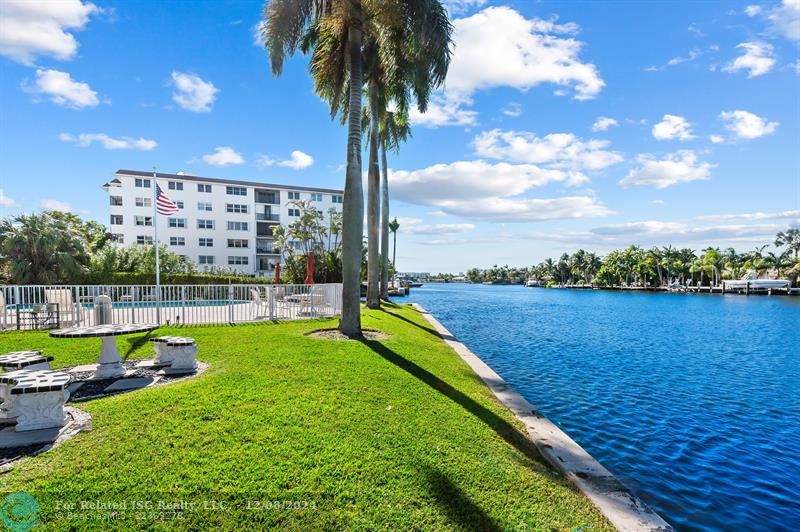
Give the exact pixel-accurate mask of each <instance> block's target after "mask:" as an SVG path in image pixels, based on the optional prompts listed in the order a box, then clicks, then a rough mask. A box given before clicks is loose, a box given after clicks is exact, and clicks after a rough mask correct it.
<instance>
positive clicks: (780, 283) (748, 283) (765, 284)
mask: <svg viewBox="0 0 800 532" xmlns="http://www.w3.org/2000/svg"><path fill="white" fill-rule="evenodd" d="M722 286H723V287H724V288H725V289H726V290H728V289H731V290H739V289H750V290H771V289H773V288H791V286H792V282H791V281H789V280H788V279H759V278H758V275H757V274H756V273H755V272H750V273H748V274H747V275H745V276H744V277H743V278H742V279H736V280H732V281H722Z"/></svg>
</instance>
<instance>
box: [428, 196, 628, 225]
mask: <svg viewBox="0 0 800 532" xmlns="http://www.w3.org/2000/svg"><path fill="white" fill-rule="evenodd" d="M439 205H440V207H441V208H442V210H444V211H445V212H447V213H449V214H453V215H456V216H461V217H464V218H472V219H477V220H487V221H492V222H539V221H545V220H564V219H574V218H591V217H596V216H608V215H610V214H614V213H613V211H611V210H610V209H609V208H608V207H606V206H605V205H603V204H602V203H601V202H599V201H597V200H596V199H595V198H591V197H588V196H564V197H560V198H484V199H478V200H470V201H447V202H442V203H440V204H439Z"/></svg>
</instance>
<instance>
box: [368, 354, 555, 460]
mask: <svg viewBox="0 0 800 532" xmlns="http://www.w3.org/2000/svg"><path fill="white" fill-rule="evenodd" d="M359 341H360V342H361V343H363V344H364V345H365V346H367V347H369V348H370V349H371V350H372V351H373V352H375V353H376V354H378V355H379V356H381V357H382V358H383V359H384V360H386V361H388V362H391V363H392V364H394V365H395V366H397V367H398V368H400V369H402V370H404V371H406V372H407V373H409V374H410V375H412V376H414V377H416V378H417V379H419V380H420V381H422V382H424V383H425V384H427V385H428V386H430V387H431V388H433V389H434V390H436V391H437V392H439V393H441V394H443V395H444V396H446V397H447V398H449V399H450V400H452V401H454V402H455V403H457V404H458V405H460V406H462V407H463V408H464V409H466V410H467V411H468V412H469V413H471V414H472V415H474V416H475V417H477V418H478V419H480V420H481V421H482V422H484V423H485V424H486V425H487V426H488V427H489V428H491V429H492V430H493V431H494V432H495V433H497V435H498V436H500V437H501V438H503V439H504V440H505V441H506V442H507V443H508V444H509V445H511V446H513V447H514V448H515V449H517V450H518V451H519V452H521V453H522V454H524V455H525V456H526V457H527V458H529V459H530V460H532V461H534V462H537V463H538V464H544V463H545V462H544V459H543V458H542V456H541V455H540V454H539V451H538V449H536V446H535V445H534V444H533V442H531V441H530V440H529V439H528V438H527V437H526V436H524V435H523V434H521V433H520V432H519V431H518V430H517V428H516V427H514V425H512V424H511V423H509V422H508V421H506V420H505V419H503V418H501V417H500V416H498V415H497V414H495V413H494V412H492V411H491V410H489V409H488V408H486V407H485V406H483V405H482V404H480V403H478V402H477V401H476V400H475V399H473V398H471V397H469V396H468V395H467V394H465V393H464V392H462V391H460V390H457V389H456V388H454V387H453V386H451V385H450V384H448V383H447V382H445V381H443V380H442V379H440V378H439V377H437V376H436V375H434V374H433V373H431V372H430V371H428V370H426V369H425V368H423V367H421V366H418V365H417V364H415V363H414V362H411V361H410V360H408V359H406V358H404V357H402V356H401V355H399V354H397V353H395V352H394V351H393V350H391V349H389V348H388V347H386V346H385V345H383V344H382V343H380V342H376V341H374V340H367V339H361V340H359Z"/></svg>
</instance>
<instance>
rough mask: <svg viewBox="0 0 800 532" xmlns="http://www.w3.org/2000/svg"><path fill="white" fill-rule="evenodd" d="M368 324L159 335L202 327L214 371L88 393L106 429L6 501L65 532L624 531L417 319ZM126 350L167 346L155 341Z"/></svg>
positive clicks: (8, 340) (70, 349)
mask: <svg viewBox="0 0 800 532" xmlns="http://www.w3.org/2000/svg"><path fill="white" fill-rule="evenodd" d="M364 325H365V326H366V327H370V328H375V329H380V330H383V331H386V332H387V333H389V334H390V335H391V336H390V338H388V339H387V340H384V341H381V342H369V341H365V342H356V341H336V340H327V339H318V338H309V337H306V336H304V333H306V332H308V331H311V330H314V329H319V328H323V327H334V326H335V321H334V320H315V321H302V322H290V323H281V324H253V325H241V326H234V327H230V326H218V327H182V328H165V329H161V330H159V331H157V334H164V333H171V334H181V335H189V336H193V337H194V338H195V339H196V340H197V344H198V346H199V348H200V353H199V355H198V358H199V359H200V360H203V361H204V362H208V363H209V364H210V365H211V366H210V368H209V369H208V370H207V371H206V372H205V373H204V374H203V375H201V376H199V377H197V378H194V379H189V380H187V381H183V382H180V383H174V384H170V385H168V386H161V387H155V388H149V389H145V390H140V391H136V392H131V393H125V394H121V395H116V396H113V397H108V398H105V399H98V400H93V401H87V402H83V403H80V404H79V405H78V406H79V407H80V408H82V409H84V410H87V411H89V412H90V413H91V414H92V417H93V430H92V431H91V432H88V433H84V434H81V435H79V436H77V437H76V438H74V439H72V440H70V441H69V442H67V443H65V444H64V445H62V446H61V447H59V448H57V449H55V450H53V451H49V452H47V453H44V454H42V455H39V456H36V457H32V458H27V459H25V460H23V461H22V462H20V463H18V465H17V466H16V467H15V468H14V469H12V470H11V471H10V472H7V473H3V474H0V498H2V496H3V495H5V493H7V492H12V491H26V492H29V493H31V494H33V495H34V496H35V497H36V498H37V499H38V501H39V503H40V505H41V507H42V519H43V521H44V522H45V524H48V525H51V526H53V527H55V528H69V527H76V528H98V529H109V528H114V527H116V528H134V527H137V526H138V527H142V526H145V525H146V526H149V527H154V528H163V529H167V528H175V527H180V528H209V527H214V528H223V529H241V528H243V527H244V526H247V525H250V526H251V527H254V528H257V529H261V528H263V527H264V526H267V525H269V526H279V527H286V528H291V529H299V528H307V529H313V530H317V529H332V528H336V529H340V528H344V527H347V528H355V529H383V530H397V529H452V528H458V529H510V528H513V529H562V530H565V529H572V528H575V527H582V528H583V529H611V526H610V525H609V524H608V522H607V521H606V520H605V519H604V518H603V517H602V515H601V514H600V513H599V512H598V511H597V510H596V509H595V508H594V506H592V504H591V503H590V502H589V501H588V499H586V498H585V497H583V495H581V494H580V493H579V492H578V491H577V490H575V489H574V488H573V487H571V486H570V485H569V484H568V483H567V482H566V481H565V480H564V479H563V478H562V477H561V476H559V475H558V474H556V473H554V472H553V470H552V469H551V468H550V467H549V466H548V465H547V464H546V463H545V462H544V461H543V460H542V459H541V458H540V457H539V455H538V453H537V451H536V449H535V447H534V446H533V445H532V444H531V443H530V442H529V441H528V440H527V438H526V437H525V436H524V435H523V434H524V429H523V428H522V425H521V424H519V423H518V422H517V421H516V419H515V418H514V417H513V416H512V415H511V414H510V413H509V412H507V411H506V410H505V409H504V408H503V407H502V406H501V405H500V403H499V402H498V401H496V400H495V398H494V396H492V394H491V392H490V391H489V390H488V388H486V387H485V386H484V385H483V383H482V382H481V381H480V379H479V378H478V377H477V376H476V375H475V374H474V373H473V372H472V371H471V370H470V369H469V367H468V366H467V365H466V364H465V363H463V362H462V361H461V359H460V358H459V357H458V356H457V355H456V354H455V353H454V352H453V351H452V350H451V349H450V348H449V347H447V346H446V345H445V344H444V343H443V342H442V341H441V339H440V338H439V337H438V336H437V335H436V333H435V332H434V331H433V330H432V329H431V328H430V327H429V325H428V324H427V322H425V321H424V319H423V318H422V317H421V316H420V315H419V313H417V312H416V311H415V310H414V309H412V308H410V307H407V306H397V307H392V308H388V309H387V310H385V311H365V314H364ZM99 347H100V341H99V340H97V339H85V340H84V339H81V340H58V339H51V338H49V337H48V336H47V334H46V333H38V332H23V333H17V332H7V333H0V352H6V351H12V350H17V349H23V348H27V349H31V348H38V349H44V350H46V352H47V353H49V354H52V355H55V356H56V361H55V365H56V366H64V365H74V364H81V363H90V362H93V361H94V360H95V358H96V356H97V354H98V353H99ZM119 347H120V352H122V353H123V354H125V353H127V355H128V356H129V357H131V358H149V357H151V356H152V347H151V346H150V345H149V344H148V343H147V342H146V341H145V337H144V336H132V337H125V338H124V339H121V340H119ZM81 501H92V502H98V501H99V502H103V503H117V504H121V503H125V504H126V505H127V507H126V508H125V509H121V510H118V511H117V514H116V515H115V520H112V521H98V520H86V521H76V520H75V518H76V515H74V514H77V515H79V516H82V517H83V519H88V518H90V517H92V515H91V514H96V515H94V516H93V517H95V518H100V519H102V518H104V517H107V515H106V514H108V513H110V512H108V511H105V512H104V511H101V510H96V511H90V510H88V509H81V508H80V506H77V507H76V509H75V510H71V509H70V504H72V503H75V504H77V505H79V504H81ZM133 501H143V503H144V504H153V505H155V504H158V501H170V502H180V501H184V502H185V504H184V506H187V505H190V504H193V505H195V506H194V507H190V508H188V509H185V510H184V511H182V512H177V513H170V512H167V513H164V512H158V511H156V510H151V511H147V510H142V511H139V510H135V509H133V508H132V506H133V504H134V502H133ZM276 501H277V502H278V503H279V504H281V505H283V506H284V507H283V508H278V509H275V508H266V507H267V506H269V505H272V506H275V503H276ZM140 504H141V503H140ZM286 506H300V507H305V509H291V508H286ZM59 508H60V510H59ZM70 513H72V514H73V515H70ZM87 516H88V517H87ZM137 519H142V520H143V521H137ZM177 520H179V521H177Z"/></svg>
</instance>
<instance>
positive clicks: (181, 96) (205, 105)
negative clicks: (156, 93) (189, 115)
mask: <svg viewBox="0 0 800 532" xmlns="http://www.w3.org/2000/svg"><path fill="white" fill-rule="evenodd" d="M172 86H173V87H174V89H175V90H174V91H173V93H172V99H173V100H174V101H175V103H177V104H178V105H180V106H181V107H182V108H184V109H186V110H187V111H192V112H194V113H207V112H209V111H211V105H212V104H213V103H214V100H215V99H216V98H217V93H218V92H219V89H218V88H216V87H215V86H214V84H213V83H211V82H210V81H205V80H204V79H202V78H201V77H200V76H198V75H197V74H190V73H185V72H175V71H173V72H172Z"/></svg>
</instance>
